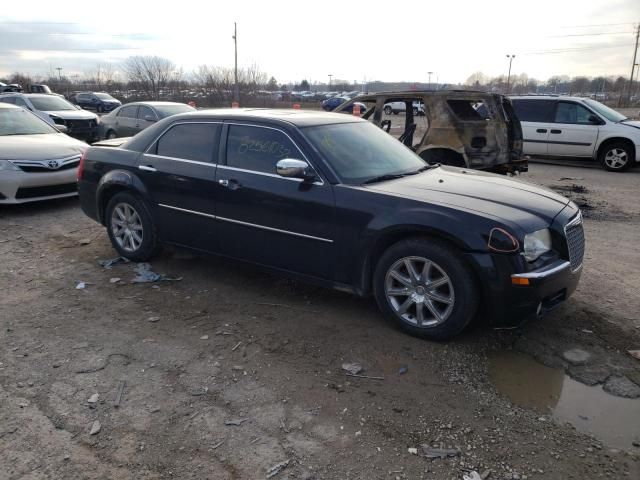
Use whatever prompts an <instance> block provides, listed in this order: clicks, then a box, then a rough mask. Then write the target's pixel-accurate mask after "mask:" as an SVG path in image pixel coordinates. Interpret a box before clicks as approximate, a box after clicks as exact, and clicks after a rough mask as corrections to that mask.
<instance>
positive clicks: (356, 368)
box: [342, 362, 362, 375]
mask: <svg viewBox="0 0 640 480" xmlns="http://www.w3.org/2000/svg"><path fill="white" fill-rule="evenodd" d="M342 369H343V370H344V371H345V372H349V373H350V374H351V375H357V374H359V373H360V372H361V371H362V365H360V364H359V363H356V362H352V363H343V364H342Z"/></svg>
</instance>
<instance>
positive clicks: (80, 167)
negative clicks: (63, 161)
mask: <svg viewBox="0 0 640 480" xmlns="http://www.w3.org/2000/svg"><path fill="white" fill-rule="evenodd" d="M86 156H87V151H86V150H85V151H84V152H83V153H82V156H81V157H80V163H78V172H77V174H76V178H77V179H78V180H82V175H83V174H84V159H85V157H86Z"/></svg>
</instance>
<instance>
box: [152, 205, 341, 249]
mask: <svg viewBox="0 0 640 480" xmlns="http://www.w3.org/2000/svg"><path fill="white" fill-rule="evenodd" d="M158 206H160V207H164V208H169V209H171V210H177V211H179V212H185V213H193V214H194V215H200V216H202V217H208V218H213V219H214V220H219V221H221V222H229V223H235V224H237V225H244V226H245V227H253V228H259V229H261V230H267V231H269V232H276V233H284V234H286V235H293V236H294V237H300V238H308V239H309V240H318V241H320V242H326V243H333V240H331V239H329V238H322V237H314V236H313V235H306V234H304V233H298V232H292V231H290V230H282V229H280V228H273V227H267V226H266V225H258V224H257V223H249V222H242V221H240V220H234V219H233V218H226V217H218V216H217V215H211V214H209V213H204V212H198V211H197V210H188V209H186V208H180V207H174V206H172V205H165V204H164V203H159V204H158Z"/></svg>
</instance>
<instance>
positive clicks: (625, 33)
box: [547, 32, 636, 38]
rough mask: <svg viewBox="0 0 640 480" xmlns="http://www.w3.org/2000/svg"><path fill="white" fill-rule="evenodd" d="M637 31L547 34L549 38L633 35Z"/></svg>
mask: <svg viewBox="0 0 640 480" xmlns="http://www.w3.org/2000/svg"><path fill="white" fill-rule="evenodd" d="M634 33H636V32H599V33H571V34H569V35H547V38H560V37H596V36H598V35H633V34H634Z"/></svg>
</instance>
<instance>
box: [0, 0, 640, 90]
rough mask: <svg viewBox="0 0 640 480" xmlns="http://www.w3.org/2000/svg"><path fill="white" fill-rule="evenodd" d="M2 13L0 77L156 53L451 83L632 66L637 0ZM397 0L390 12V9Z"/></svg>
mask: <svg viewBox="0 0 640 480" xmlns="http://www.w3.org/2000/svg"><path fill="white" fill-rule="evenodd" d="M17 5H19V6H17V7H16V8H11V9H3V10H1V11H0V75H7V74H10V73H12V72H16V71H19V72H27V73H30V74H32V75H47V74H48V73H49V72H50V71H51V69H53V68H55V67H62V68H63V70H62V73H63V75H65V74H67V75H72V74H76V73H77V74H83V73H85V72H87V71H89V70H91V69H92V68H94V67H95V65H96V64H97V63H99V62H112V63H114V64H118V63H120V62H122V60H123V59H124V58H126V57H127V56H130V55H160V56H164V57H167V58H169V59H171V60H172V61H174V62H175V63H176V64H178V65H179V66H181V67H182V68H183V69H184V71H185V72H189V71H191V70H193V69H194V68H195V67H197V66H198V65H201V64H209V65H216V66H229V67H231V66H233V40H232V38H231V37H232V34H233V22H234V21H236V22H238V63H239V65H240V66H242V65H248V64H251V63H257V64H258V65H259V66H260V68H261V70H262V71H264V72H266V73H267V74H269V75H273V76H275V77H276V79H277V80H278V81H279V82H290V81H294V82H295V81H300V80H301V79H303V78H306V79H308V80H310V81H312V82H326V81H327V76H328V74H333V78H334V79H336V78H339V79H345V80H349V81H353V80H358V81H359V82H360V81H362V80H363V79H365V78H366V79H367V80H385V81H427V79H428V74H427V72H429V71H431V72H434V73H433V75H432V81H434V82H435V81H436V79H437V80H439V81H440V82H442V83H457V82H461V81H464V80H465V79H466V78H467V77H468V76H469V75H471V74H472V73H474V72H476V71H482V72H484V73H485V74H487V75H490V76H493V75H500V74H506V71H507V67H508V61H507V59H506V57H505V55H506V54H515V55H516V58H515V60H514V62H513V70H512V71H513V72H514V73H527V74H528V75H529V76H532V77H536V78H539V79H546V78H548V77H549V76H551V75H554V74H567V75H570V76H574V75H588V76H596V75H618V74H622V75H625V76H628V75H629V72H630V68H631V63H632V55H633V44H634V40H635V39H634V35H633V30H634V22H640V1H639V0H576V1H574V0H533V1H526V2H525V1H515V0H511V1H498V0H485V1H483V2H479V1H477V0H456V1H444V2H443V1H437V2H432V1H425V0H422V1H420V0H418V1H414V2H409V1H389V0H386V1H381V2H379V1H377V0H376V1H350V2H345V1H334V0H323V1H320V2H303V1H289V0H279V1H273V2H271V1H259V0H232V1H227V2H217V1H212V0H209V1H181V2H174V1H171V2H170V1H167V2H161V1H158V0H156V1H153V2H151V1H141V0H139V1H134V0H127V1H121V0H110V1H109V2H105V3H100V4H98V3H91V2H86V0H84V1H76V0H68V1H65V2H57V3H56V2H51V0H47V1H44V0H30V1H29V2H19V3H18V4H17ZM394 9H395V11H394Z"/></svg>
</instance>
